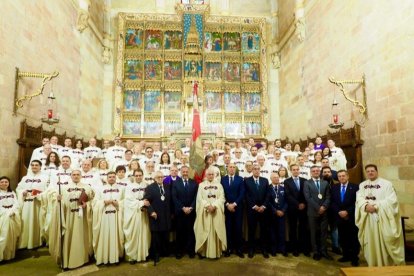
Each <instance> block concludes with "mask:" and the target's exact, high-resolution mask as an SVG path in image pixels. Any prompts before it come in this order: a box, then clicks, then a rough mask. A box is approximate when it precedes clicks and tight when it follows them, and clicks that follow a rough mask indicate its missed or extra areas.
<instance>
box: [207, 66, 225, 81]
mask: <svg viewBox="0 0 414 276" xmlns="http://www.w3.org/2000/svg"><path fill="white" fill-rule="evenodd" d="M204 77H205V79H206V80H207V81H221V63H219V62H206V63H205V66H204Z"/></svg>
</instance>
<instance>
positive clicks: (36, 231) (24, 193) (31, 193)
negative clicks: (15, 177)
mask: <svg viewBox="0 0 414 276" xmlns="http://www.w3.org/2000/svg"><path fill="white" fill-rule="evenodd" d="M41 165H42V164H41V162H40V161H39V160H33V161H32V162H31V163H30V167H31V172H28V174H27V175H26V176H24V177H23V178H22V180H21V181H20V182H19V184H18V185H17V188H16V194H17V198H18V200H19V204H20V206H21V218H22V234H21V236H20V239H19V249H20V248H27V249H33V248H37V247H40V246H41V245H42V238H43V237H44V222H45V217H46V204H45V201H46V196H45V193H43V192H44V191H45V190H46V188H47V177H46V176H45V175H43V174H42V172H41Z"/></svg>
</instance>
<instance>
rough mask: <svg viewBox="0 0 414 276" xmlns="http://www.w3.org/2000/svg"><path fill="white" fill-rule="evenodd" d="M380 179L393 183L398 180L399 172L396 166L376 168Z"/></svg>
mask: <svg viewBox="0 0 414 276" xmlns="http://www.w3.org/2000/svg"><path fill="white" fill-rule="evenodd" d="M378 171H379V174H380V176H381V177H383V178H385V179H389V180H390V181H393V180H395V179H399V170H398V167H397V166H378Z"/></svg>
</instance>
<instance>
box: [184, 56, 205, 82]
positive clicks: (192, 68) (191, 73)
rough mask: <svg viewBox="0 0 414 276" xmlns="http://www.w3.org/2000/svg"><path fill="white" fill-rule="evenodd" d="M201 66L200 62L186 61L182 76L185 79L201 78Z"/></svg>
mask: <svg viewBox="0 0 414 276" xmlns="http://www.w3.org/2000/svg"><path fill="white" fill-rule="evenodd" d="M202 69H203V66H202V64H201V61H200V60H186V61H185V66H184V76H185V77H187V78H191V77H197V78H201V75H202Z"/></svg>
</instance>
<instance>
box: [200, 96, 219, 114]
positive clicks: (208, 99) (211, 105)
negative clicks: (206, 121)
mask: <svg viewBox="0 0 414 276" xmlns="http://www.w3.org/2000/svg"><path fill="white" fill-rule="evenodd" d="M204 99H205V108H206V111H208V112H215V111H217V112H221V93H217V92H205V93H204Z"/></svg>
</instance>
